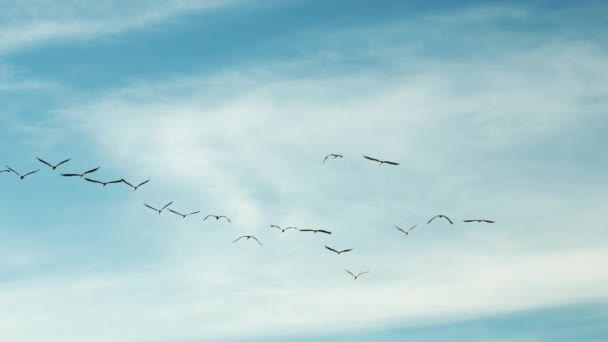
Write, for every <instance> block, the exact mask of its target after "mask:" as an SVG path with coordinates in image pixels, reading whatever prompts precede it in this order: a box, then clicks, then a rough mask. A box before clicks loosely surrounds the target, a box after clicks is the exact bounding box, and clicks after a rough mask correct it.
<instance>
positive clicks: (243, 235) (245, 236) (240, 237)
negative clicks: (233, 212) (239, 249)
mask: <svg viewBox="0 0 608 342" xmlns="http://www.w3.org/2000/svg"><path fill="white" fill-rule="evenodd" d="M244 237H246V236H245V235H243V236H241V237H239V238H238V239H236V240H234V241H232V243H235V242H237V241H239V240H240V239H242V238H244Z"/></svg>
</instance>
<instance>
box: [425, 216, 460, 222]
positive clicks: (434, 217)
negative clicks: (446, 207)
mask: <svg viewBox="0 0 608 342" xmlns="http://www.w3.org/2000/svg"><path fill="white" fill-rule="evenodd" d="M438 217H439V218H444V219H446V220H448V222H450V224H454V222H452V220H450V218H449V217H447V216H445V215H436V216H433V218H432V219H430V220H429V222H427V223H426V224H429V223H431V221H433V220H434V219H436V218H438Z"/></svg>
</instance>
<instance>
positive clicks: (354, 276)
mask: <svg viewBox="0 0 608 342" xmlns="http://www.w3.org/2000/svg"><path fill="white" fill-rule="evenodd" d="M345 271H346V272H348V274H350V275H351V276H353V278H354V280H357V278H359V276H360V275H362V274H365V273H369V271H365V272H361V273H359V274H357V275H354V274H353V273H352V272H351V271H349V270H347V269H345Z"/></svg>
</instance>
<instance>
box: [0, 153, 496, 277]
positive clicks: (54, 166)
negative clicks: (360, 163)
mask: <svg viewBox="0 0 608 342" xmlns="http://www.w3.org/2000/svg"><path fill="white" fill-rule="evenodd" d="M363 157H364V158H365V159H367V160H370V161H373V162H377V163H378V166H381V165H383V164H388V165H394V166H396V165H399V163H397V162H393V161H388V160H381V159H377V158H374V157H369V156H366V155H363ZM329 158H331V159H332V160H333V159H337V158H339V159H343V158H344V156H343V155H342V154H335V153H330V154H328V155H326V156H325V158H324V159H323V163H325V161H327V159H329ZM36 159H37V160H38V161H39V162H41V163H43V164H45V165H47V166H48V167H49V168H51V170H53V171H54V170H56V169H57V168H58V167H59V166H61V165H63V164H65V163H68V162H69V161H71V160H72V159H71V158H67V159H65V160H63V161H61V162H59V163H57V164H52V163H49V162H47V161H45V160H43V159H41V158H39V157H36ZM5 166H6V169H5V170H0V173H5V172H7V173H14V174H16V175H17V176H19V178H20V179H22V180H23V179H24V178H25V177H27V176H29V175H32V174H34V173H37V172H38V171H40V169H37V170H34V171H30V172H27V173H25V174H21V173H19V172H17V171H15V170H14V169H13V168H11V167H9V166H8V165H5ZM99 169H100V167H99V166H98V167H95V168H93V169H90V170H87V171H84V172H82V173H61V176H63V177H79V178H84V180H85V181H87V182H90V183H96V184H101V185H102V186H106V185H108V184H118V183H124V184H126V185H128V186H129V187H131V188H132V189H133V191H136V190H137V189H139V188H140V187H141V186H143V185H144V184H147V183H148V182H150V179H147V180H145V181H143V182H141V183H139V184H137V185H133V184H132V183H130V182H128V181H127V180H125V179H124V178H120V179H117V180H112V181H99V180H96V179H92V178H89V177H85V176H87V175H89V174H91V173H94V172H97V171H98V170H99ZM172 204H173V201H170V202H169V203H167V204H165V205H164V206H162V207H161V208H160V209H158V208H156V207H155V206H152V205H150V204H148V203H145V202H144V203H143V205H144V206H145V207H147V208H148V209H150V210H154V211H155V212H157V213H158V214H159V215H160V214H161V213H162V212H163V211H164V210H168V211H170V212H172V213H174V214H176V215H178V216H181V217H182V218H186V217H187V216H191V215H195V214H198V213H200V210H196V211H192V212H189V213H187V214H182V213H181V212H179V211H177V210H173V209H172V208H170V206H171V205H172ZM208 218H214V219H215V220H216V221H219V220H220V219H222V218H223V219H225V220H226V221H227V222H229V223H231V222H232V221H231V220H230V218H229V217H228V216H226V215H215V214H209V215H207V216H205V218H204V219H203V221H205V220H207V219H208ZM435 219H444V220H445V221H447V222H448V223H449V224H451V225H454V222H453V221H452V220H451V219H450V218H449V217H448V216H446V215H443V214H439V215H435V216H433V217H432V218H431V219H430V220H429V221H428V222H427V224H430V223H431V222H433V221H434V220H435ZM462 221H463V222H465V223H495V222H496V221H494V220H489V219H466V220H462ZM417 226H418V225H414V226H412V227H410V228H408V229H407V230H406V229H402V228H400V227H398V226H395V228H396V229H397V230H399V231H400V232H401V233H403V234H404V235H405V236H408V235H410V233H411V232H412V230H414V228H416V227H417ZM270 227H271V228H276V229H279V230H280V231H281V233H285V232H286V231H287V230H290V229H293V230H297V231H300V232H312V233H313V234H317V233H322V234H326V235H331V234H332V232H331V231H329V230H325V229H309V228H306V229H300V228H298V227H295V226H288V227H286V228H282V227H281V226H278V225H274V224H272V225H270ZM241 239H246V240H250V239H253V240H255V241H256V242H257V243H258V244H259V245H260V246H263V244H262V243H261V242H260V240H259V239H258V238H257V237H255V236H253V235H242V236H239V237H238V238H237V239H236V240H234V241H232V242H233V243H235V242H237V241H239V240H241ZM325 248H326V249H327V250H329V251H331V252H333V253H335V254H336V255H340V254H343V253H347V252H351V251H353V248H348V249H343V250H337V249H334V248H332V247H329V246H327V245H325ZM344 270H345V271H346V272H347V273H348V274H350V275H351V276H352V277H353V280H357V279H358V278H359V277H360V276H361V275H363V274H367V273H369V272H370V271H364V272H361V273H358V274H356V275H355V274H354V273H353V272H351V271H349V270H347V269H344Z"/></svg>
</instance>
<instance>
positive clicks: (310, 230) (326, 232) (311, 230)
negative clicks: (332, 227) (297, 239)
mask: <svg viewBox="0 0 608 342" xmlns="http://www.w3.org/2000/svg"><path fill="white" fill-rule="evenodd" d="M299 231H301V232H313V233H314V234H317V233H324V234H331V232H330V231H327V230H323V229H299Z"/></svg>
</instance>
